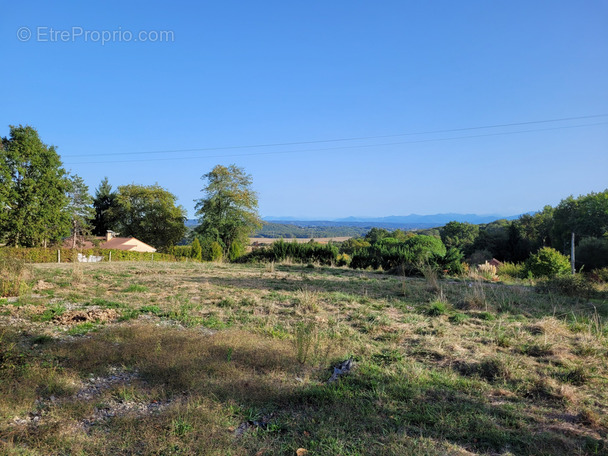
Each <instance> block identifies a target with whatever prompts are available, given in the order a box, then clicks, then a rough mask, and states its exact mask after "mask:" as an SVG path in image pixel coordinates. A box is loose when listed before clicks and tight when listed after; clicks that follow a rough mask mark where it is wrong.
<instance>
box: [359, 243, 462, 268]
mask: <svg viewBox="0 0 608 456" xmlns="http://www.w3.org/2000/svg"><path fill="white" fill-rule="evenodd" d="M454 253H455V252H451V253H450V254H451V255H453V254H454ZM446 254H447V251H446V248H445V245H443V242H441V239H439V238H436V237H433V236H425V235H417V236H412V237H410V238H407V239H405V240H404V241H398V240H396V239H394V238H387V239H382V240H381V241H379V242H377V243H376V244H373V245H371V246H370V247H366V248H362V249H359V250H356V251H355V253H354V254H353V257H352V261H351V264H350V266H351V268H354V269H367V268H372V269H378V268H380V267H381V268H382V269H384V270H385V271H393V272H398V273H400V274H408V275H409V274H420V273H421V271H420V267H421V266H422V265H427V266H430V267H433V268H436V269H439V268H442V266H443V265H442V261H443V260H444V258H446V256H447V255H446ZM458 258H459V257H458V256H457V255H456V257H454V258H452V257H450V261H452V260H454V261H455V262H457V263H458Z"/></svg>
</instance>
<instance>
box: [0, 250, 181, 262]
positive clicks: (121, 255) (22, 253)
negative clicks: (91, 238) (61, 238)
mask: <svg viewBox="0 0 608 456" xmlns="http://www.w3.org/2000/svg"><path fill="white" fill-rule="evenodd" d="M186 248H188V247H186ZM57 251H59V252H60V255H61V262H62V263H73V262H75V261H76V258H77V255H78V254H79V253H81V254H83V255H84V256H87V257H88V256H89V255H93V256H100V257H103V261H108V260H109V259H110V255H112V261H151V260H154V261H176V256H175V255H172V254H168V253H158V252H155V253H151V252H133V251H130V250H114V249H99V248H94V249H82V250H77V249H57V248H43V247H34V248H23V247H2V248H0V258H4V259H13V260H22V261H24V262H25V263H56V262H57Z"/></svg>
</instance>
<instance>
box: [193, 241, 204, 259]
mask: <svg viewBox="0 0 608 456" xmlns="http://www.w3.org/2000/svg"><path fill="white" fill-rule="evenodd" d="M190 256H191V257H192V259H194V260H197V261H201V260H202V259H203V248H202V247H201V242H200V241H199V240H198V238H194V241H192V247H191V249H190Z"/></svg>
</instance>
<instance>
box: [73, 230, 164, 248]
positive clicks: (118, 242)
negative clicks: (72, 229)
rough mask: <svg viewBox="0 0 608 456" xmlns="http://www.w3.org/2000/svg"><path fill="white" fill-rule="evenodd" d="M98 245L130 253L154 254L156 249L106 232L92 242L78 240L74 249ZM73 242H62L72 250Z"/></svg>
mask: <svg viewBox="0 0 608 456" xmlns="http://www.w3.org/2000/svg"><path fill="white" fill-rule="evenodd" d="M98 243H99V244H98ZM97 244H98V247H99V248H100V249H114V250H129V251H131V252H156V249H155V248H154V247H152V246H150V245H148V244H146V243H145V242H142V241H140V240H139V239H136V238H134V237H118V236H116V233H115V232H114V231H111V230H108V232H107V233H106V236H105V237H95V238H93V240H92V241H89V240H78V241H77V242H76V247H77V248H79V249H92V248H95V247H96V246H97ZM72 245H73V240H72V239H71V238H68V239H66V240H65V241H64V243H63V246H64V248H67V249H70V248H72Z"/></svg>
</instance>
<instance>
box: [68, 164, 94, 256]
mask: <svg viewBox="0 0 608 456" xmlns="http://www.w3.org/2000/svg"><path fill="white" fill-rule="evenodd" d="M67 195H68V206H67V211H68V214H69V216H70V221H71V224H72V248H75V247H76V243H77V242H78V237H79V236H84V235H86V234H88V233H90V228H91V219H92V218H93V216H94V214H95V211H94V210H93V207H92V204H93V198H92V197H91V195H89V187H88V186H87V185H86V184H85V183H84V180H83V179H82V177H80V176H78V175H76V174H74V175H72V176H70V179H69V187H68V192H67Z"/></svg>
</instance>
